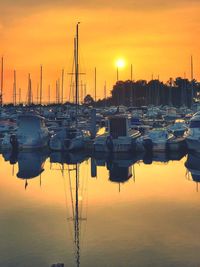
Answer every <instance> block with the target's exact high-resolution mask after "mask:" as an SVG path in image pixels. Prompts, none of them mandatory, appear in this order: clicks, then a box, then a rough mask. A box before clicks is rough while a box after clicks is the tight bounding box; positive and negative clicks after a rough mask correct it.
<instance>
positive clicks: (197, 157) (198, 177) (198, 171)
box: [185, 151, 200, 192]
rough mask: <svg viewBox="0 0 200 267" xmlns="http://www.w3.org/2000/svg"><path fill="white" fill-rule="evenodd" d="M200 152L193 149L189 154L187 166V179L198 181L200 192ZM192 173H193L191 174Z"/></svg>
mask: <svg viewBox="0 0 200 267" xmlns="http://www.w3.org/2000/svg"><path fill="white" fill-rule="evenodd" d="M199 163H200V153H198V152H195V151H191V152H189V154H188V156H187V160H186V162H185V167H186V168H187V171H188V172H187V176H186V177H187V179H188V180H192V181H193V182H195V183H196V189H197V192H198V185H199V183H200V164H199ZM189 174H191V175H189Z"/></svg>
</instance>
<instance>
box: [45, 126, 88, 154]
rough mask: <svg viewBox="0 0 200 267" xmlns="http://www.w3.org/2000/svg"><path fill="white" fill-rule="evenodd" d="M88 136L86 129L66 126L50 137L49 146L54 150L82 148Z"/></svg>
mask: <svg viewBox="0 0 200 267" xmlns="http://www.w3.org/2000/svg"><path fill="white" fill-rule="evenodd" d="M89 138H90V137H89V133H88V132H87V131H83V130H80V129H78V128H68V127H66V128H63V129H62V130H61V131H59V132H57V133H56V134H54V135H53V136H52V137H51V139H50V142H49V147H50V149H51V150H54V151H76V150H80V149H84V146H85V141H86V140H88V139H89Z"/></svg>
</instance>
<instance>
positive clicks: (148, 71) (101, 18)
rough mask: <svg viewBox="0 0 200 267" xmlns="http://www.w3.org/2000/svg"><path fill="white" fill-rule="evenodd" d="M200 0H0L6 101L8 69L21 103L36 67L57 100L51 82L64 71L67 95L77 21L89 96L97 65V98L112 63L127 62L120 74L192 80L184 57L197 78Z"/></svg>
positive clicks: (112, 77)
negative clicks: (19, 94)
mask: <svg viewBox="0 0 200 267" xmlns="http://www.w3.org/2000/svg"><path fill="white" fill-rule="evenodd" d="M199 14H200V1H199V0H190V1H189V0H174V1H164V0H141V1H136V0H132V1H131V0H124V1H121V0H115V1H105V0H89V1H76V0H75V1H73V0H57V1H53V0H43V1H41V0H40V1H39V0H29V1H28V0H5V1H4V0H0V40H1V41H0V54H1V55H2V56H4V60H5V84H4V100H5V101H11V100H12V83H13V70H14V69H16V72H17V88H19V87H20V88H21V89H22V100H24V101H25V100H26V95H27V77H28V73H31V77H32V83H33V90H34V98H35V97H36V88H37V83H38V82H39V71H40V65H41V64H42V65H43V68H44V92H43V95H44V98H45V100H47V95H48V90H47V88H48V85H49V84H50V85H51V99H52V100H54V99H55V81H56V79H58V78H60V76H61V70H62V68H64V69H65V100H68V98H69V84H70V79H71V77H70V75H68V74H67V73H69V72H71V69H72V62H73V38H74V35H75V25H76V23H77V22H78V21H80V22H81V24H80V66H81V67H80V68H81V72H84V73H86V74H85V75H84V76H81V77H80V80H82V81H83V83H86V84H87V93H90V94H91V95H92V96H93V95H94V68H95V67H96V68H97V97H98V98H100V97H103V95H104V90H103V87H104V83H105V81H106V82H107V91H108V94H109V92H110V90H111V89H112V85H113V84H114V83H115V82H116V76H117V75H116V66H115V62H116V60H117V59H118V58H124V60H125V61H126V66H125V68H123V69H120V70H119V78H120V79H122V80H126V79H129V78H130V65H131V64H133V78H134V79H136V80H138V79H147V80H150V79H151V76H152V74H154V77H157V76H158V75H159V76H160V79H161V80H163V81H167V80H168V78H169V77H177V76H184V73H186V76H187V77H190V56H191V55H193V57H194V77H195V78H196V79H200V74H199V70H200V55H199V47H200V18H199Z"/></svg>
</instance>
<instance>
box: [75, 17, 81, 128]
mask: <svg viewBox="0 0 200 267" xmlns="http://www.w3.org/2000/svg"><path fill="white" fill-rule="evenodd" d="M79 24H80V22H78V23H77V24H76V43H75V88H76V93H75V94H76V123H77V116H78V105H79V101H78V100H79V92H78V83H79V75H78V74H79Z"/></svg>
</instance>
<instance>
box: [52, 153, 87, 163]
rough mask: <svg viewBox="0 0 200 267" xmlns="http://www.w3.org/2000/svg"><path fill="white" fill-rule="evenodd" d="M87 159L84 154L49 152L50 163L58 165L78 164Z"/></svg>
mask: <svg viewBox="0 0 200 267" xmlns="http://www.w3.org/2000/svg"><path fill="white" fill-rule="evenodd" d="M87 159H88V155H87V154H86V153H84V152H75V153H68V152H51V153H50V163H60V164H80V163H82V162H84V161H85V160H87Z"/></svg>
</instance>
